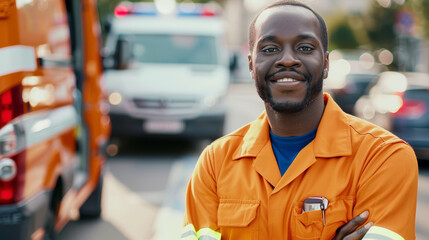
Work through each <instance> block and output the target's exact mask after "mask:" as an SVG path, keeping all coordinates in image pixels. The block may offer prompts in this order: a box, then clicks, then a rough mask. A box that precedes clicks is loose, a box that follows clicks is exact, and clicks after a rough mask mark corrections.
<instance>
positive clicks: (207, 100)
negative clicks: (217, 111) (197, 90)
mask: <svg viewBox="0 0 429 240" xmlns="http://www.w3.org/2000/svg"><path fill="white" fill-rule="evenodd" d="M217 103H218V98H216V97H213V96H206V97H204V99H203V104H204V106H205V107H213V106H215V105H216V104H217Z"/></svg>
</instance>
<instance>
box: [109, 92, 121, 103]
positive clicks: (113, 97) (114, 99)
mask: <svg viewBox="0 0 429 240" xmlns="http://www.w3.org/2000/svg"><path fill="white" fill-rule="evenodd" d="M108 99H109V103H110V104H111V105H119V104H121V102H122V95H121V94H120V93H118V92H112V93H110V94H109V98H108Z"/></svg>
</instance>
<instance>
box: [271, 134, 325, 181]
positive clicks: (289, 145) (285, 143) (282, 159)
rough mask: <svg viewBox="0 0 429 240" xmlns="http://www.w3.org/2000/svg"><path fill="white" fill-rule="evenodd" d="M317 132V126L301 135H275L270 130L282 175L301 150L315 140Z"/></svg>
mask: <svg viewBox="0 0 429 240" xmlns="http://www.w3.org/2000/svg"><path fill="white" fill-rule="evenodd" d="M316 132H317V128H315V129H314V130H312V131H311V132H309V133H307V134H305V135H301V136H296V137H279V136H276V135H274V134H273V133H272V132H271V130H270V137H271V145H272V148H273V152H274V156H276V160H277V164H278V165H279V169H280V173H281V174H282V176H283V174H284V173H285V172H286V170H287V169H288V168H289V166H290V165H291V164H292V161H293V160H294V159H295V157H296V155H298V153H299V151H301V149H303V148H304V147H305V146H307V144H309V143H310V142H311V141H313V139H314V138H315V137H316Z"/></svg>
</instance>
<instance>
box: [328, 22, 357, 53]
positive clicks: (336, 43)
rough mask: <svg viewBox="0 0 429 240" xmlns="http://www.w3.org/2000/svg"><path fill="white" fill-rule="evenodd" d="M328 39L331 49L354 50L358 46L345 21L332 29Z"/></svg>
mask: <svg viewBox="0 0 429 240" xmlns="http://www.w3.org/2000/svg"><path fill="white" fill-rule="evenodd" d="M329 38H330V48H331V49H356V48H358V47H359V45H360V44H359V43H358V41H357V39H356V37H355V34H354V32H353V30H352V29H351V27H350V26H349V25H348V23H347V21H345V22H341V23H340V24H339V25H338V26H336V27H335V28H333V29H332V30H331V31H330V36H329Z"/></svg>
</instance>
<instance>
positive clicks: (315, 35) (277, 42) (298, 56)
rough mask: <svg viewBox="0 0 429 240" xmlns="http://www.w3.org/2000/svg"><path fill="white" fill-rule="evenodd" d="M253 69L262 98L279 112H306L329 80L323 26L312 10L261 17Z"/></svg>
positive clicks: (284, 9)
mask: <svg viewBox="0 0 429 240" xmlns="http://www.w3.org/2000/svg"><path fill="white" fill-rule="evenodd" d="M254 38H255V39H254V40H255V44H254V47H253V49H252V50H251V54H250V55H249V69H250V70H251V75H252V78H253V79H254V80H255V83H256V86H257V89H258V94H259V96H260V97H261V98H262V100H263V101H264V102H266V103H269V104H270V106H271V107H272V108H273V109H274V110H275V111H277V112H283V113H293V112H299V111H301V110H302V109H304V108H305V107H306V106H308V104H310V103H311V102H312V100H314V99H315V98H316V96H317V95H319V94H321V92H322V85H323V79H324V78H326V77H327V71H328V56H329V55H328V54H327V53H326V54H325V53H324V50H323V46H322V41H321V30H320V24H319V21H318V19H317V18H316V16H315V15H314V14H313V13H312V12H311V11H310V10H308V9H305V8H303V7H298V6H279V7H274V8H271V9H267V10H265V11H264V12H262V13H261V15H260V16H259V17H258V19H257V21H256V24H255V36H254Z"/></svg>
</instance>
